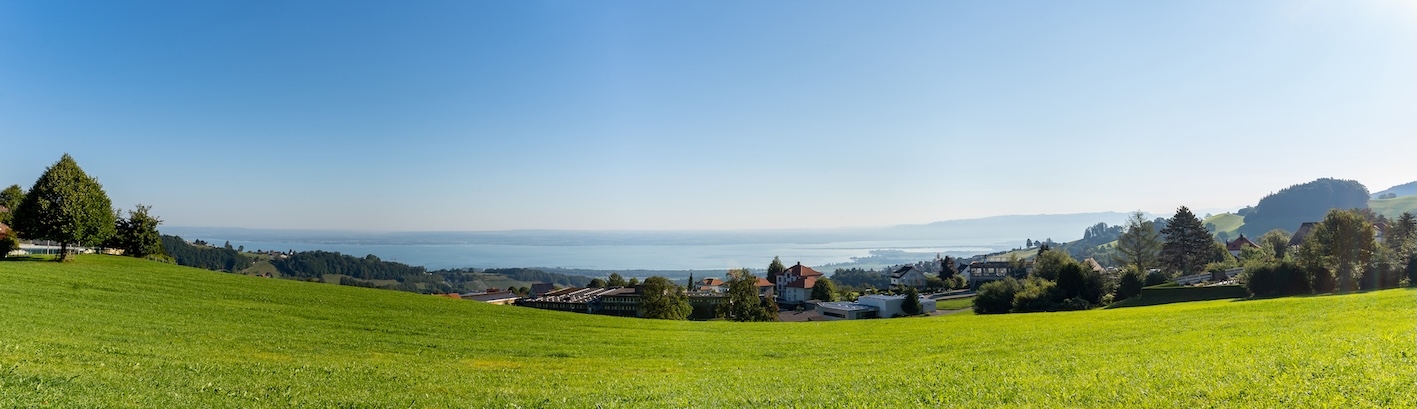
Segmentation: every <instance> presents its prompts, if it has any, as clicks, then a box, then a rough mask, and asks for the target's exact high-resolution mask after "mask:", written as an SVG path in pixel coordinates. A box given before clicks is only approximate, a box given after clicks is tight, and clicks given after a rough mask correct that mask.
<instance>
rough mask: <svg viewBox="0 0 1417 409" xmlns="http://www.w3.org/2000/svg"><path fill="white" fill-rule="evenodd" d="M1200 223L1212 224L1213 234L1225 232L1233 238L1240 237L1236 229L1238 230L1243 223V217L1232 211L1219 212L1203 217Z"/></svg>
mask: <svg viewBox="0 0 1417 409" xmlns="http://www.w3.org/2000/svg"><path fill="white" fill-rule="evenodd" d="M1202 223H1203V224H1214V225H1215V234H1220V233H1221V232H1225V233H1226V234H1227V235H1229V237H1231V238H1232V239H1233V238H1236V237H1240V234H1239V233H1237V232H1236V230H1239V229H1240V226H1244V225H1245V218H1244V217H1241V216H1240V215H1238V214H1234V213H1221V214H1217V215H1212V216H1210V217H1207V218H1205V220H1204V221H1202Z"/></svg>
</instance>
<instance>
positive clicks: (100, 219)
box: [15, 153, 115, 261]
mask: <svg viewBox="0 0 1417 409" xmlns="http://www.w3.org/2000/svg"><path fill="white" fill-rule="evenodd" d="M114 221H115V217H114V214H113V203H112V202H111V201H109V200H108V194H107V193H104V192H103V185H100V184H99V183H98V181H97V180H94V178H91V177H89V175H87V174H85V173H84V170H83V169H80V168H79V164H78V163H75V162H74V158H73V157H70V156H69V154H67V153H66V154H64V156H63V157H62V158H60V159H59V161H58V162H55V163H54V165H53V166H50V167H49V169H46V170H45V171H44V174H43V175H40V177H39V180H36V181H35V182H34V186H33V187H31V188H30V191H29V193H27V194H25V199H24V201H23V202H21V203H20V208H19V209H17V210H16V212H15V230H17V231H19V233H20V235H21V236H22V237H24V238H28V239H42V240H53V241H57V242H59V243H60V244H59V260H60V261H63V260H64V259H65V258H67V255H68V252H69V245H70V244H78V245H81V246H97V245H99V244H102V243H103V242H104V241H105V240H108V237H109V236H112V235H113V226H114Z"/></svg>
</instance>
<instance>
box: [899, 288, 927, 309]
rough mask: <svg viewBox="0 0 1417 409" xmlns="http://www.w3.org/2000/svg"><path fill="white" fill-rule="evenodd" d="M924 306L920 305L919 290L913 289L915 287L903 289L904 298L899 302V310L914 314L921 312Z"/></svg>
mask: <svg viewBox="0 0 1417 409" xmlns="http://www.w3.org/2000/svg"><path fill="white" fill-rule="evenodd" d="M923 308H924V306H922V305H920V292H918V291H915V287H907V288H906V289H905V300H904V301H902V302H901V304H900V310H901V312H904V313H905V315H916V314H919V313H920V312H921V310H922V309H923Z"/></svg>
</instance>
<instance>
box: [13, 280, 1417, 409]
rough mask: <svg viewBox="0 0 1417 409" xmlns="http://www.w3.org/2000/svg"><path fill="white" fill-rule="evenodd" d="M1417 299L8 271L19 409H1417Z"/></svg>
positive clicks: (1410, 295)
mask: <svg viewBox="0 0 1417 409" xmlns="http://www.w3.org/2000/svg"><path fill="white" fill-rule="evenodd" d="M1415 296H1417V293H1414V292H1413V291H1412V290H1406V289H1404V290H1389V291H1380V292H1371V293H1359V294H1348V295H1334V296H1315V297H1298V298H1282V299H1267V300H1253V301H1234V300H1224V301H1205V302H1191V303H1181V304H1170V305H1161V306H1150V307H1136V308H1123V309H1115V310H1092V311H1081V312H1065V313H1038V314H1009V315H984V316H980V315H969V314H951V315H944V316H939V317H930V318H905V319H890V320H868V321H850V322H805V323H731V322H670V321H654V320H642V319H630V318H615V317H605V316H592V315H580V314H572V313H560V312H552V311H541V310H534V309H529V308H521V307H512V306H492V305H486V304H480V303H476V302H471V301H459V300H451V299H446V298H437V297H431V296H423V295H417V294H411V293H403V292H396V291H387V290H374V289H365V288H355V287H341V286H336V285H329V284H319V283H305V282H296V281H287V280H277V279H267V278H259V277H249V276H242V275H236V274H223V273H214V272H208V271H203V270H198V269H192V268H186V267H178V266H171V265H165V264H158V263H153V262H147V261H142V260H136V259H129V258H122V257H112V256H80V257H78V258H77V260H76V261H73V262H68V263H62V264H61V263H54V262H45V261H5V262H0V407H61V408H62V407H83V408H88V407H145V408H149V407H232V408H251V407H292V406H299V407H499V408H515V407H520V408H529V407H547V408H562V407H606V408H615V407H734V408H742V407H851V408H862V407H1024V408H1029V407H1037V408H1054V407H1092V408H1095V407H1184V408H1209V407H1276V408H1277V407H1284V408H1288V407H1341V408H1349V407H1409V408H1410V407H1413V406H1414V404H1417V383H1414V382H1417V373H1414V372H1417V369H1414V368H1417V350H1414V348H1415V347H1414V342H1417V341H1414V337H1417V331H1414V327H1417V297H1415Z"/></svg>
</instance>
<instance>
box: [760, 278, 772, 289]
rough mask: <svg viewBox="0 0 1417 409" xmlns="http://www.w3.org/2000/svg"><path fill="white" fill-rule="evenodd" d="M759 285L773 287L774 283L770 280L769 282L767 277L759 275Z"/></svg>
mask: <svg viewBox="0 0 1417 409" xmlns="http://www.w3.org/2000/svg"><path fill="white" fill-rule="evenodd" d="M757 286H758V287H772V286H773V284H772V283H770V282H768V279H766V278H762V277H758V283H757Z"/></svg>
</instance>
